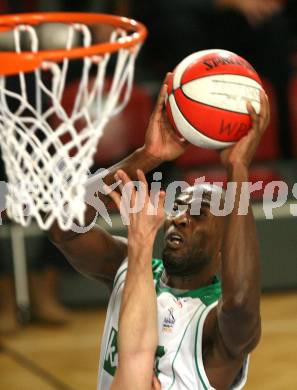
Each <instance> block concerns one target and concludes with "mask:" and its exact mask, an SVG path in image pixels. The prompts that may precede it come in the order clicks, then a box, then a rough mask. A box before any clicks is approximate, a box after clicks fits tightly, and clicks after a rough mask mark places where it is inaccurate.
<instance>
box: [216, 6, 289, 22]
mask: <svg viewBox="0 0 297 390" xmlns="http://www.w3.org/2000/svg"><path fill="white" fill-rule="evenodd" d="M217 5H218V6H220V7H222V6H223V7H229V8H233V9H236V10H237V11H239V12H240V13H242V14H243V15H244V16H245V18H246V19H247V20H248V22H249V23H250V24H251V25H252V26H256V25H257V24H260V23H263V22H264V21H265V20H267V19H269V18H270V17H272V16H273V15H274V14H276V13H277V12H280V11H281V10H282V8H283V4H282V3H281V1H280V0H217Z"/></svg>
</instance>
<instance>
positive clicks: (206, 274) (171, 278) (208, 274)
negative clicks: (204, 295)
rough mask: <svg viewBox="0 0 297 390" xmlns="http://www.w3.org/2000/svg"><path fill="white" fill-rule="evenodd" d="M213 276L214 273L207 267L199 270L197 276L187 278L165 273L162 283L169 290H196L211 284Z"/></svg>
mask: <svg viewBox="0 0 297 390" xmlns="http://www.w3.org/2000/svg"><path fill="white" fill-rule="evenodd" d="M214 276H215V272H214V271H213V270H212V269H210V268H208V267H206V268H204V269H203V270H201V271H200V272H199V274H196V275H187V276H177V275H168V274H167V273H166V271H165V273H164V277H163V278H164V279H163V281H164V282H165V283H166V284H167V286H168V287H171V288H177V289H181V290H196V289H197V288H200V287H204V286H207V285H209V284H211V283H212V281H213V278H214Z"/></svg>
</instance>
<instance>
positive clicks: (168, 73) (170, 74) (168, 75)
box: [163, 72, 172, 85]
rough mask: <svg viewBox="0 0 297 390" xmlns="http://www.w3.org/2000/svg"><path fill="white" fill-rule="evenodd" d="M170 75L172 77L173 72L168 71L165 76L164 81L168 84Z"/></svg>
mask: <svg viewBox="0 0 297 390" xmlns="http://www.w3.org/2000/svg"><path fill="white" fill-rule="evenodd" d="M169 77H172V72H167V73H166V76H165V78H164V81H163V83H164V84H167V85H168V79H169Z"/></svg>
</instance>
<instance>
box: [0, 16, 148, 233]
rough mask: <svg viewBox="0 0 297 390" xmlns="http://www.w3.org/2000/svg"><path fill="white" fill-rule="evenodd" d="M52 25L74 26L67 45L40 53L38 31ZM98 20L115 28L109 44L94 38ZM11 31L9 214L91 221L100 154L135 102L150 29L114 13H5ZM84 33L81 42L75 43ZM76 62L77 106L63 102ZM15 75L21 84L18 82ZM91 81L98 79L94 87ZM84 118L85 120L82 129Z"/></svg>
mask: <svg viewBox="0 0 297 390" xmlns="http://www.w3.org/2000/svg"><path fill="white" fill-rule="evenodd" d="M52 23H60V24H64V25H65V26H67V29H68V33H67V39H66V42H65V48H64V49H57V50H40V47H39V46H40V42H39V37H38V32H37V28H38V26H40V25H44V24H52ZM96 25H100V26H101V25H107V26H110V28H111V33H110V37H109V41H108V42H104V43H94V39H93V38H92V27H93V26H96ZM7 31H12V33H13V37H14V47H15V51H10V52H1V53H0V138H1V149H2V155H3V160H4V162H5V167H6V172H7V176H8V182H9V183H8V188H9V194H8V195H7V213H8V215H9V217H10V218H12V219H14V220H15V221H16V222H18V223H20V224H21V225H23V226H27V225H28V224H29V223H30V222H31V220H32V218H34V219H35V220H36V221H37V223H38V225H39V226H40V228H42V229H49V227H50V226H51V225H52V223H53V222H54V221H55V220H56V221H57V222H58V224H59V226H60V228H61V229H64V230H67V229H70V228H71V226H72V224H73V221H74V220H75V219H76V220H78V222H79V223H81V224H83V222H84V213H85V208H86V205H85V202H84V198H85V185H86V182H87V174H88V171H89V168H90V167H91V165H92V162H93V155H94V153H95V152H96V147H97V143H98V141H99V139H100V137H101V136H102V133H103V129H104V126H105V124H106V123H107V122H108V120H109V118H110V117H112V116H114V115H116V114H117V113H119V112H120V111H121V110H122V109H123V108H124V107H125V105H126V104H127V102H128V100H129V97H130V93H131V89H132V83H133V75H134V64H135V59H136V57H137V54H138V51H139V49H140V46H141V44H142V42H143V40H144V39H145V37H146V34H147V32H146V28H145V27H144V26H143V25H142V24H141V23H138V22H136V21H134V20H131V19H127V18H123V17H118V16H113V15H106V14H84V13H36V14H19V15H5V16H0V34H1V32H7ZM24 34H25V35H26V38H27V41H29V42H30V50H26V51H24V50H22V37H23V36H24ZM77 35H79V40H80V41H81V46H80V47H77V46H76V45H75V42H76V40H77ZM75 37H76V38H75ZM73 60H78V61H79V62H78V61H76V65H77V66H80V83H79V86H78V89H77V94H76V97H75V99H74V103H73V106H72V109H71V110H70V111H69V110H65V107H64V106H63V104H62V100H63V94H64V88H65V85H66V84H67V81H68V80H69V77H70V76H69V74H70V68H71V66H72V65H71V64H72V63H73ZM77 66H76V67H77ZM107 73H108V75H109V78H110V76H111V73H112V81H111V86H110V88H109V90H108V92H106V90H105V89H106V88H105V87H104V84H105V79H106V75H107ZM11 75H15V79H17V84H18V88H15V86H14V87H13V88H11V87H10V82H9V79H10V77H8V76H11ZM90 78H92V79H94V80H95V81H94V82H93V83H92V85H91V87H90V85H89V80H90ZM29 79H30V81H28V80H29ZM30 83H31V84H30ZM32 84H34V99H32V97H31V94H30V86H29V85H32ZM103 92H104V96H103ZM32 100H35V101H34V102H32ZM94 107H95V108H96V109H95V110H94ZM53 118H54V119H55V120H54V121H53V120H52V119H53ZM78 121H79V122H80V124H81V123H82V121H83V122H84V124H85V125H84V127H83V128H82V129H81V128H80V129H79V130H77V128H76V123H77V122H78ZM53 123H54V124H55V125H53Z"/></svg>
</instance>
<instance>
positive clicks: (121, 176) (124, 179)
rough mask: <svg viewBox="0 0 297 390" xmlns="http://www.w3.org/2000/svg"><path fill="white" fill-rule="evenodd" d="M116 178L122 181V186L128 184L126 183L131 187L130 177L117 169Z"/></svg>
mask: <svg viewBox="0 0 297 390" xmlns="http://www.w3.org/2000/svg"><path fill="white" fill-rule="evenodd" d="M115 176H116V177H118V178H119V180H121V181H122V183H123V185H125V184H128V183H131V185H133V183H132V180H131V179H130V177H129V176H128V175H127V173H126V172H125V171H123V170H122V169H119V170H118V171H117V172H116V175H115Z"/></svg>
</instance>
